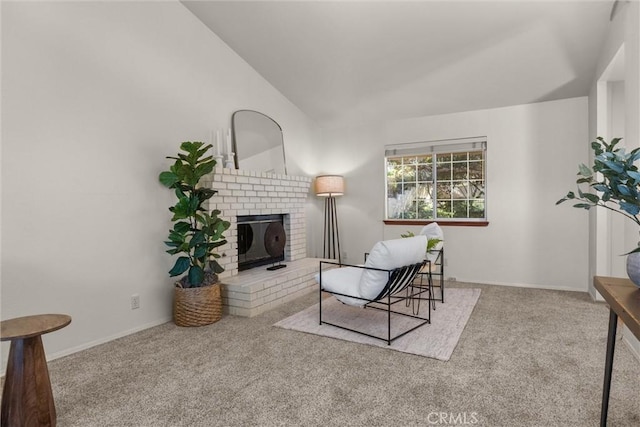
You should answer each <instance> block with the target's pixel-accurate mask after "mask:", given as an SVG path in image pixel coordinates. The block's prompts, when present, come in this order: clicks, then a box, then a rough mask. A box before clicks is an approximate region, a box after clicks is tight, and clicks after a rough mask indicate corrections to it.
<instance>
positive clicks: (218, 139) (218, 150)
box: [216, 129, 222, 156]
mask: <svg viewBox="0 0 640 427" xmlns="http://www.w3.org/2000/svg"><path fill="white" fill-rule="evenodd" d="M221 140H222V135H221V132H220V129H217V130H216V156H221V155H222V141H221Z"/></svg>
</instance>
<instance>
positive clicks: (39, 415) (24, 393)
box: [0, 314, 71, 426]
mask: <svg viewBox="0 0 640 427" xmlns="http://www.w3.org/2000/svg"><path fill="white" fill-rule="evenodd" d="M69 323H71V317H70V316H67V315H65V314H40V315H36V316H26V317H18V318H16V319H10V320H3V321H2V322H0V337H1V340H2V341H11V347H10V349H9V360H8V361H7V375H6V376H5V380H4V389H3V390H2V415H1V419H0V422H1V424H0V425H2V426H55V425H56V408H55V405H54V403H53V393H52V392H51V382H50V380H49V370H48V369H47V360H46V358H45V354H44V348H43V346H42V337H41V336H42V335H43V334H46V333H49V332H53V331H57V330H58V329H62V328H64V327H65V326H67V325H68V324H69Z"/></svg>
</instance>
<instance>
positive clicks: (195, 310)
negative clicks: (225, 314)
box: [173, 283, 222, 326]
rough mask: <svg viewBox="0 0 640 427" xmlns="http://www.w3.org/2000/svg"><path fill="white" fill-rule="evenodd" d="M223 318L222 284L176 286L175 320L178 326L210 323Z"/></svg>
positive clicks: (174, 297) (174, 300)
mask: <svg viewBox="0 0 640 427" xmlns="http://www.w3.org/2000/svg"><path fill="white" fill-rule="evenodd" d="M221 318H222V295H221V293H220V284H219V283H215V284H213V285H207V286H201V287H198V288H181V287H179V286H176V287H175V291H174V296H173V321H174V322H175V324H176V325H178V326H203V325H210V324H211V323H214V322H217V321H218V320H220V319H221Z"/></svg>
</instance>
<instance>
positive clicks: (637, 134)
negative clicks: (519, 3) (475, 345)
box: [589, 2, 640, 357]
mask: <svg viewBox="0 0 640 427" xmlns="http://www.w3.org/2000/svg"><path fill="white" fill-rule="evenodd" d="M621 46H624V53H625V56H624V92H625V93H624V104H625V105H624V112H625V115H624V138H625V145H626V147H627V148H628V149H633V148H635V147H640V3H639V2H624V3H623V2H621V3H620V7H619V11H618V13H617V14H616V16H615V17H614V19H613V21H612V22H611V24H610V27H609V32H608V35H607V39H606V40H605V43H604V46H603V49H602V52H601V54H600V57H599V61H598V67H597V70H596V75H595V78H594V82H593V85H592V87H591V91H590V94H589V138H590V139H594V138H596V137H597V136H599V135H598V129H597V126H596V125H597V122H598V119H599V118H598V115H597V106H598V101H599V100H598V90H597V83H598V79H600V78H601V76H602V75H603V73H604V72H605V70H606V68H607V66H608V65H609V64H610V63H611V61H612V59H613V58H614V56H615V55H616V53H617V52H618V50H619V49H620V47H621ZM611 136H613V135H611ZM592 215H593V216H595V215H597V212H594V213H593V214H592ZM596 233H597V230H596V220H595V219H592V221H591V223H590V234H591V235H595V234H596ZM623 233H624V235H623V236H620V235H618V236H609V239H611V240H614V241H615V240H618V239H620V240H622V241H623V242H624V247H626V248H629V250H630V248H633V247H635V246H636V245H637V244H638V229H637V226H636V225H635V224H634V223H633V222H632V221H627V223H626V224H625V227H624V232H623ZM598 244H601V242H599V241H598V239H595V238H592V239H591V240H590V247H589V254H590V259H591V265H592V266H593V265H594V264H595V262H597V255H596V254H597V253H598V250H597V245H598ZM617 273H620V272H619V271H617ZM594 274H600V273H599V272H598V271H596V270H595V269H594V268H593V267H592V268H591V271H590V276H593V275H594ZM620 275H621V276H622V274H620ZM589 293H590V294H591V295H592V296H594V298H595V296H596V294H597V292H596V290H595V288H594V287H593V283H592V281H591V278H590V283H589ZM624 335H625V338H626V340H627V341H628V342H629V344H630V345H631V347H632V348H633V349H634V351H635V353H636V355H638V356H639V357H640V342H639V341H638V340H636V339H635V338H634V337H633V335H632V334H631V333H630V332H629V330H628V329H626V328H625V330H624Z"/></svg>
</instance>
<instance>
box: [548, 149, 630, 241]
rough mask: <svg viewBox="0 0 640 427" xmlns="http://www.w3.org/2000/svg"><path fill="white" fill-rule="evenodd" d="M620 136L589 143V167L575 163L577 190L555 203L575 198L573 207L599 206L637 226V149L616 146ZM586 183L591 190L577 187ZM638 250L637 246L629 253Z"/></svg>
mask: <svg viewBox="0 0 640 427" xmlns="http://www.w3.org/2000/svg"><path fill="white" fill-rule="evenodd" d="M621 140H622V138H614V139H612V140H611V142H610V143H607V142H606V141H605V140H604V139H603V138H602V137H598V138H596V141H593V142H592V143H591V148H592V149H593V151H594V154H595V157H594V162H593V166H591V167H588V166H586V165H584V164H581V165H579V166H578V176H579V178H578V179H577V180H576V184H578V193H577V194H576V193H575V192H573V191H569V192H568V193H567V195H566V196H565V197H563V198H562V199H560V200H558V201H557V202H556V205H559V204H560V203H563V202H566V201H567V200H573V201H576V202H577V203H575V204H574V205H573V207H574V208H580V209H587V210H589V209H591V208H592V207H596V206H600V207H603V208H605V209H609V210H611V211H613V212H617V213H619V214H621V215H624V216H625V217H627V218H629V219H630V220H632V221H633V222H635V223H636V224H637V225H638V226H640V218H639V217H638V214H640V192H639V190H640V171H638V166H637V165H636V164H635V163H636V161H637V160H638V159H640V148H635V149H633V150H631V151H630V152H629V153H627V152H625V150H624V148H619V147H616V146H617V144H618V143H619V142H620V141H621ZM581 184H587V186H588V188H589V189H593V190H595V191H594V192H589V191H587V192H585V191H582V190H581V189H580V185H581ZM634 252H640V247H637V248H635V249H634V250H632V251H631V252H629V253H634Z"/></svg>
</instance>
